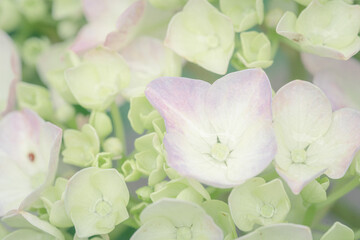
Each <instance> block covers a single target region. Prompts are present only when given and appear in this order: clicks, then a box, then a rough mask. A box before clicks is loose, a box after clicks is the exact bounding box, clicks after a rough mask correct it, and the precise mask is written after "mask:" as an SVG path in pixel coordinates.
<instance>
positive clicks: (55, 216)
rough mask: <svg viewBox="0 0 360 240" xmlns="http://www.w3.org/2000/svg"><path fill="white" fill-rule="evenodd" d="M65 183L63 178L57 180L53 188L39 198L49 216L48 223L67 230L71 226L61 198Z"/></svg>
mask: <svg viewBox="0 0 360 240" xmlns="http://www.w3.org/2000/svg"><path fill="white" fill-rule="evenodd" d="M67 182H68V181H67V179H65V178H57V179H56V181H55V186H50V187H48V188H47V189H45V191H44V192H43V193H42V195H41V197H40V198H41V200H42V202H43V203H44V206H45V208H46V211H47V213H48V215H49V222H50V223H51V224H52V225H54V226H55V227H60V228H67V227H71V226H73V224H72V222H71V219H70V218H69V216H68V215H67V214H66V212H65V206H64V200H63V198H62V196H63V193H64V191H65V188H66V184H67Z"/></svg>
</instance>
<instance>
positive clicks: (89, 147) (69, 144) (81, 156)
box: [62, 124, 100, 167]
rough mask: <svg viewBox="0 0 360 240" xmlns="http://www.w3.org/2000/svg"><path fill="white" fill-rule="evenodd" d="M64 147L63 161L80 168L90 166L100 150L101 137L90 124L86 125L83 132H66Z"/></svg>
mask: <svg viewBox="0 0 360 240" xmlns="http://www.w3.org/2000/svg"><path fill="white" fill-rule="evenodd" d="M64 145H65V149H64V150H63V152H62V155H63V157H64V158H63V161H64V162H65V163H68V164H73V165H75V166H79V167H87V166H90V165H91V164H92V163H93V161H94V160H95V156H96V154H98V153H99V150H100V141H99V137H98V136H97V134H96V130H95V129H94V128H93V127H92V126H91V125H90V124H85V125H84V126H83V127H82V129H81V131H78V130H73V129H67V130H65V131H64Z"/></svg>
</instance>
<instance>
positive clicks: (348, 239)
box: [320, 222, 355, 240]
mask: <svg viewBox="0 0 360 240" xmlns="http://www.w3.org/2000/svg"><path fill="white" fill-rule="evenodd" d="M354 238H355V236H354V231H353V230H352V229H351V228H349V227H347V226H345V225H344V224H342V223H339V222H335V223H334V224H333V225H332V226H331V228H330V229H329V230H328V231H327V232H326V233H325V234H324V235H323V236H322V237H321V238H320V240H338V239H341V240H353V239H354Z"/></svg>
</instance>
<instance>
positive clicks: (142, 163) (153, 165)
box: [134, 133, 164, 175]
mask: <svg viewBox="0 0 360 240" xmlns="http://www.w3.org/2000/svg"><path fill="white" fill-rule="evenodd" d="M161 144H162V142H160V140H159V137H158V136H157V134H156V133H149V134H147V135H144V136H141V137H139V138H137V139H136V140H135V149H136V151H137V153H136V154H135V155H134V157H135V159H136V165H137V169H138V170H139V171H140V172H142V173H143V174H145V175H150V173H151V172H152V171H154V170H155V169H159V168H162V167H163V163H164V158H163V157H162V146H161Z"/></svg>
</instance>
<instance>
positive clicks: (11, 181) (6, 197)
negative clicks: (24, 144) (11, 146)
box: [0, 153, 33, 217]
mask: <svg viewBox="0 0 360 240" xmlns="http://www.w3.org/2000/svg"><path fill="white" fill-rule="evenodd" d="M32 191H33V189H32V186H31V182H30V179H29V176H28V175H26V174H25V173H24V171H23V170H22V169H21V168H19V167H18V166H17V164H15V163H14V161H13V160H12V159H10V158H8V157H7V156H6V155H4V154H3V153H0V217H1V216H4V215H5V214H7V213H8V212H9V211H11V210H14V209H18V208H19V206H20V204H21V202H22V201H23V200H24V199H25V198H26V197H27V196H28V195H29V194H30V193H31V192H32Z"/></svg>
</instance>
